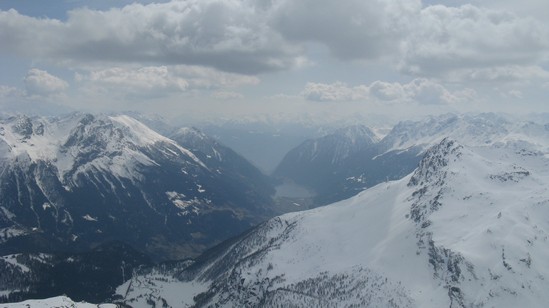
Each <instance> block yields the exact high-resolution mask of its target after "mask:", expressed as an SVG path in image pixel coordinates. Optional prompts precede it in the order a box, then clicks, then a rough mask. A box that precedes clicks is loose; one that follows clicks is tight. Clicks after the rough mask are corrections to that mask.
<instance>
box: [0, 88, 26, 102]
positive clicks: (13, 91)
mask: <svg viewBox="0 0 549 308" xmlns="http://www.w3.org/2000/svg"><path fill="white" fill-rule="evenodd" d="M23 96H25V92H24V91H21V90H20V89H18V88H16V87H11V86H6V85H0V99H8V98H18V97H23Z"/></svg>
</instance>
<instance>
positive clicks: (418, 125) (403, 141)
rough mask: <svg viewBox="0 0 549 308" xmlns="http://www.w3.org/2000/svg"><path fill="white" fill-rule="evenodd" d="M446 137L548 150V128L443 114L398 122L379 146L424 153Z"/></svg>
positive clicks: (494, 118) (492, 117)
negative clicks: (422, 150)
mask: <svg viewBox="0 0 549 308" xmlns="http://www.w3.org/2000/svg"><path fill="white" fill-rule="evenodd" d="M447 137H449V138H452V139H454V140H457V141H459V142H460V143H461V144H464V145H469V146H484V145H493V144H498V143H504V144H505V143H515V142H520V143H523V144H528V145H529V147H535V148H537V149H540V150H544V151H547V150H548V149H549V126H547V125H542V124H538V123H534V122H528V121H518V120H510V119H508V117H505V116H502V115H497V114H493V113H484V114H477V115H467V114H465V115H455V114H445V115H440V116H436V117H434V116H431V117H428V118H426V119H424V120H422V121H417V122H413V121H404V122H400V123H399V124H397V125H396V126H395V127H394V128H393V129H392V130H391V132H390V133H389V134H388V135H387V136H385V138H384V139H383V140H382V141H381V143H382V144H383V145H384V147H385V149H386V150H387V151H391V150H396V149H407V148H410V147H416V146H421V147H423V148H424V149H427V148H429V147H431V146H432V145H434V144H436V143H438V142H440V141H441V140H442V139H444V138H447Z"/></svg>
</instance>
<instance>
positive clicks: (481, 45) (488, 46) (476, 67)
mask: <svg viewBox="0 0 549 308" xmlns="http://www.w3.org/2000/svg"><path fill="white" fill-rule="evenodd" d="M417 21H418V22H417V25H416V26H415V28H413V32H411V33H410V35H409V36H408V37H407V39H406V40H405V41H403V58H402V62H401V64H400V69H401V70H402V71H403V72H406V73H409V74H413V75H419V76H439V77H446V76H448V75H449V74H451V73H453V72H455V71H463V70H467V71H468V72H469V75H471V74H475V72H476V71H479V73H477V74H480V75H482V74H486V72H487V71H484V72H482V70H485V69H491V68H500V67H509V66H515V67H516V66H532V65H535V64H536V63H539V62H540V61H542V60H543V58H544V57H546V56H547V55H548V49H549V32H548V31H547V28H546V27H543V26H542V24H540V22H539V21H537V20H534V19H532V18H523V17H518V16H517V15H514V14H511V13H509V12H504V11H497V10H490V9H481V8H479V7H475V6H472V5H464V6H461V7H446V6H443V5H435V6H429V7H426V8H424V9H423V10H422V11H421V13H420V15H419V16H418V19H417ZM487 77H489V76H487Z"/></svg>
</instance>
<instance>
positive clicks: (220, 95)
mask: <svg viewBox="0 0 549 308" xmlns="http://www.w3.org/2000/svg"><path fill="white" fill-rule="evenodd" d="M212 97H213V98H216V99H219V100H233V99H240V98H243V97H244V95H242V94H240V93H237V92H232V91H216V92H214V93H213V94H212Z"/></svg>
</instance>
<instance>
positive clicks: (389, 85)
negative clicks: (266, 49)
mask: <svg viewBox="0 0 549 308" xmlns="http://www.w3.org/2000/svg"><path fill="white" fill-rule="evenodd" d="M301 94H302V96H303V97H305V98H306V99H308V100H311V101H380V102H395V103H409V102H416V103H420V104H457V103H464V102H469V101H472V100H474V99H475V98H476V92H475V91H474V90H472V89H468V88H467V89H463V90H460V91H450V90H448V89H447V88H446V87H444V86H443V85H441V84H440V83H437V82H435V81H433V80H429V79H425V78H417V79H414V80H412V81H411V82H409V83H405V84H401V83H398V82H384V81H375V82H373V83H371V84H369V85H358V86H354V87H350V86H348V85H346V84H344V83H341V82H336V83H332V84H323V83H307V85H306V86H305V89H304V90H303V91H302V93H301Z"/></svg>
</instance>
